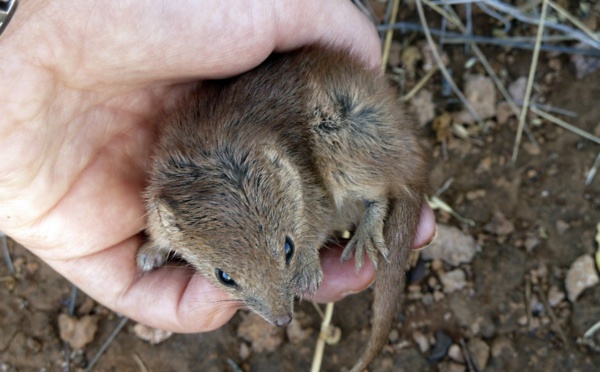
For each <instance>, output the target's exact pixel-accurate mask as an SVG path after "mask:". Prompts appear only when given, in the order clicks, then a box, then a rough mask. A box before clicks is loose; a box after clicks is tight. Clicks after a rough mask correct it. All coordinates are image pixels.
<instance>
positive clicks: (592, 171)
mask: <svg viewBox="0 0 600 372" xmlns="http://www.w3.org/2000/svg"><path fill="white" fill-rule="evenodd" d="M598 168H600V152H599V153H598V156H596V161H594V165H593V166H592V168H590V171H589V172H588V174H587V176H586V177H585V186H586V187H587V186H589V185H591V184H592V181H593V180H594V178H595V177H596V173H598Z"/></svg>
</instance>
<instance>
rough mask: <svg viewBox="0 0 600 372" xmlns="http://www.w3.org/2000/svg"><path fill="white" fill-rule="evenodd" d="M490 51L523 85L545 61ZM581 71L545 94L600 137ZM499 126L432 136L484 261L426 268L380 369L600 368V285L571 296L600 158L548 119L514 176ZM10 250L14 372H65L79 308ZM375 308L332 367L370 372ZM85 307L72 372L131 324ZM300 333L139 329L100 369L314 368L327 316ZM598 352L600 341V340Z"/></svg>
mask: <svg viewBox="0 0 600 372" xmlns="http://www.w3.org/2000/svg"><path fill="white" fill-rule="evenodd" d="M445 50H446V52H447V53H448V57H449V58H450V60H451V61H452V62H451V66H454V67H455V69H454V71H455V76H461V75H462V73H463V72H465V71H463V70H464V67H463V66H464V62H465V61H466V59H467V58H468V57H469V56H467V55H465V49H464V48H463V47H462V46H455V47H447V48H445ZM485 52H486V55H487V56H488V57H489V58H490V59H491V60H492V62H493V66H494V68H496V69H497V70H498V72H500V71H504V74H503V75H502V76H503V79H504V80H505V82H506V83H507V84H510V83H511V82H514V81H516V80H517V78H519V77H521V76H527V73H528V69H529V63H530V59H531V53H530V52H529V51H514V50H506V49H501V48H488V49H486V50H485ZM570 66H571V64H570V61H569V58H568V56H564V55H550V54H548V53H543V54H542V56H541V60H540V64H539V66H538V71H537V76H538V77H539V79H538V82H539V86H538V87H537V92H536V95H537V97H538V99H540V100H542V99H543V100H544V101H545V103H546V104H548V105H551V106H554V107H559V108H562V109H565V110H569V111H572V112H574V113H575V114H576V115H577V117H576V118H572V117H565V116H561V117H562V118H564V119H565V120H567V121H569V122H571V123H572V124H574V125H576V126H577V127H579V128H580V129H583V130H585V131H587V132H589V133H595V134H596V135H597V136H599V135H600V105H599V104H598V103H599V102H600V71H596V72H594V73H592V74H591V75H588V76H586V77H585V78H583V79H578V78H576V77H575V75H574V72H573V70H572V68H570ZM419 68H420V66H418V69H419ZM473 71H474V72H479V71H481V70H477V68H475V70H472V71H471V72H473ZM417 75H418V76H422V75H423V72H422V71H420V70H418V74H417ZM438 75H439V74H438ZM438 75H436V77H434V78H433V79H432V80H431V81H430V82H429V83H428V84H427V85H426V89H428V90H429V91H430V92H432V93H433V103H435V111H434V112H435V117H436V118H438V117H440V116H442V115H443V114H444V113H446V112H451V111H453V110H456V109H457V105H456V104H455V103H452V102H450V103H449V102H448V100H447V99H446V98H444V97H443V96H442V95H441V93H440V92H441V90H442V82H441V78H440V77H439V76H438ZM416 80H418V78H417V79H416ZM413 83H414V82H410V81H409V83H408V84H407V85H409V86H410V85H411V84H413ZM459 84H462V83H461V81H459ZM501 100H502V99H501V98H500V97H498V101H501ZM559 116H560V115H559ZM499 121H500V120H499V118H498V117H497V113H496V115H493V116H492V117H490V119H488V120H486V123H487V125H486V128H478V130H477V131H473V132H472V133H473V134H472V135H471V137H469V138H468V139H464V138H459V137H458V136H456V135H452V134H450V135H448V136H446V137H444V138H446V141H445V143H444V144H441V143H440V142H438V141H436V135H438V136H439V134H440V131H439V130H438V131H437V132H436V131H434V129H433V127H432V124H431V122H429V123H428V124H426V125H425V126H424V131H423V132H424V138H425V141H426V142H427V144H428V146H429V149H430V150H431V154H432V158H433V167H432V172H431V181H430V195H431V194H434V193H435V192H436V190H438V189H439V188H440V187H441V186H442V185H444V184H445V183H447V181H448V180H451V182H450V183H447V184H449V186H448V188H447V189H446V190H445V191H444V192H443V193H441V195H440V199H442V200H443V201H445V202H446V203H447V204H448V205H450V206H451V207H452V208H453V209H454V210H455V211H456V212H457V213H458V214H459V215H461V216H463V217H465V218H468V219H471V220H473V221H474V222H475V224H474V226H470V225H468V224H467V223H465V222H461V221H459V220H457V219H456V218H455V217H452V216H450V215H449V214H448V213H446V212H441V211H437V212H436V214H437V219H438V222H439V223H440V225H443V226H453V227H456V228H457V230H455V232H457V233H459V234H462V235H464V237H469V236H470V237H473V238H474V239H475V241H476V242H477V244H478V245H479V246H480V250H479V251H478V252H477V253H476V255H475V256H474V257H473V258H471V259H469V260H467V261H466V262H463V263H461V264H459V265H453V264H450V263H448V262H445V261H443V260H440V259H434V260H425V259H424V258H423V257H421V258H420V259H419V261H418V262H417V263H416V265H415V267H414V268H413V269H412V270H411V272H410V273H409V285H408V286H407V288H406V290H405V291H406V294H407V299H406V301H405V302H404V305H403V307H402V309H401V311H400V312H399V313H398V315H397V322H396V325H395V327H394V329H392V330H391V333H390V342H389V345H388V346H387V347H386V348H385V350H384V352H383V353H382V354H381V355H380V356H379V358H378V359H377V360H376V362H375V364H374V365H373V368H372V370H374V371H429V370H431V371H436V370H439V371H484V370H485V371H523V370H530V371H598V370H600V347H598V346H593V345H592V346H589V345H588V346H586V345H583V344H582V342H581V338H582V336H583V334H584V332H585V331H586V330H587V329H588V328H590V327H591V326H592V325H593V324H595V323H596V322H598V321H600V285H595V286H591V287H590V288H587V289H586V290H584V291H583V292H582V293H581V294H580V295H579V296H578V297H577V298H576V299H574V300H573V301H571V300H569V299H568V298H567V297H565V296H566V292H567V291H566V284H565V282H566V279H567V273H568V270H569V268H570V266H571V265H572V264H573V262H574V261H575V260H576V259H578V258H579V257H581V256H583V255H589V257H593V253H594V252H595V251H596V249H597V248H598V247H597V246H596V243H595V235H596V231H597V230H596V225H597V224H598V223H600V175H599V176H597V177H596V179H595V180H594V181H593V182H592V183H591V184H590V185H589V186H588V187H585V186H584V181H585V177H586V175H587V172H588V171H589V169H590V168H591V167H592V165H593V164H594V160H595V159H596V157H597V156H598V153H599V152H600V146H598V145H597V144H595V143H593V142H591V141H588V140H584V139H582V138H581V137H579V136H577V135H575V134H572V133H570V132H568V131H566V130H564V129H562V128H559V127H557V126H555V125H554V124H552V123H549V122H547V121H544V120H539V121H536V120H533V121H532V122H534V123H539V125H532V126H531V132H532V134H533V136H534V137H535V139H536V140H537V141H538V142H539V147H535V146H533V145H532V144H531V143H530V141H529V140H528V139H527V138H526V136H524V139H523V144H522V146H521V150H520V153H519V158H518V161H517V163H516V165H515V166H512V165H511V162H510V157H511V153H512V146H513V143H514V138H515V133H516V129H517V119H516V118H515V117H514V116H513V117H511V118H509V119H507V120H502V121H504V123H502V124H501V123H499ZM473 127H474V126H467V128H473ZM9 252H10V255H11V257H12V260H13V261H14V265H15V268H16V270H17V273H16V274H14V275H11V274H10V273H9V271H8V267H7V266H6V265H4V264H0V371H42V370H44V371H65V370H67V369H66V368H67V367H66V362H65V358H66V352H67V347H66V346H65V343H64V342H63V341H62V340H61V338H60V335H59V327H58V319H59V315H60V314H64V313H67V312H68V308H69V306H70V305H71V304H70V298H71V291H72V286H71V284H70V283H69V282H67V281H66V280H64V279H63V278H61V277H60V276H59V275H57V274H56V273H55V272H53V271H52V270H51V269H50V268H48V267H47V266H46V265H45V264H44V263H43V262H41V261H40V260H39V259H37V258H36V257H34V256H32V255H31V254H29V253H28V252H27V251H26V250H25V249H24V248H22V247H21V246H19V245H18V244H16V243H15V242H13V241H11V240H10V239H9ZM594 270H595V269H594ZM449 272H454V273H457V275H458V278H457V277H456V276H448V275H447V274H448V273H449ZM448 278H451V279H452V278H453V279H454V281H451V282H449V281H448V280H449V279H448ZM453 286H455V287H456V286H457V287H456V288H452V287H453ZM371 299H372V293H371V291H370V290H368V291H365V292H363V293H361V294H358V295H353V296H350V297H348V298H346V299H344V300H343V301H341V302H339V303H338V304H336V306H335V312H334V315H333V323H334V324H335V325H336V326H338V327H339V328H340V329H341V334H342V337H341V340H340V341H339V342H338V343H337V344H335V345H328V346H326V349H325V356H324V360H323V370H326V371H336V370H341V369H342V368H343V367H349V366H351V365H352V364H353V363H354V361H355V360H356V357H357V355H359V353H360V351H361V350H362V348H363V347H364V345H365V341H366V339H367V336H368V334H369V316H370V302H371ZM74 308H75V315H76V316H77V317H78V318H82V317H84V316H91V318H92V319H93V321H92V323H94V324H95V323H96V322H97V325H98V329H97V332H96V333H95V334H94V335H93V336H92V337H91V338H92V341H91V342H90V343H89V344H87V345H86V346H85V347H84V348H83V349H81V350H71V352H70V356H71V358H70V363H69V364H70V368H71V370H80V369H85V368H86V366H87V365H88V364H89V362H90V360H91V359H92V358H93V357H94V355H95V354H96V353H97V352H98V350H99V349H100V347H101V346H102V344H103V343H104V341H105V340H106V339H107V338H108V337H109V336H110V334H111V333H112V332H113V330H114V329H115V327H116V326H117V325H118V324H119V322H121V320H122V318H120V317H119V316H118V315H117V314H115V313H113V312H111V311H110V310H108V309H106V308H104V307H103V306H101V305H99V304H96V303H94V302H93V301H91V300H90V299H89V298H87V297H86V296H85V294H82V293H79V294H78V296H77V300H76V303H75V306H74ZM296 321H297V322H296V323H295V324H294V326H293V327H291V328H290V329H288V330H287V331H284V330H278V329H275V328H271V327H270V326H269V325H267V324H266V323H265V322H263V321H262V320H259V319H258V320H257V319H255V318H254V317H252V316H248V315H247V314H238V315H236V317H235V318H234V319H233V320H232V321H231V322H230V323H229V324H227V325H226V326H225V327H223V328H221V329H220V330H217V331H215V332H212V333H206V334H192V335H173V336H172V337H170V338H168V339H167V340H165V341H164V342H162V343H160V344H158V345H151V344H150V343H148V342H147V341H144V340H142V339H140V338H139V337H138V336H137V335H136V332H135V331H134V325H135V324H134V322H132V321H129V322H127V323H126V324H125V326H124V328H123V329H122V330H121V331H120V332H119V333H118V334H117V336H116V337H115V339H114V341H113V342H112V343H111V344H110V345H109V347H108V348H107V350H106V351H105V352H104V354H103V355H102V357H101V358H100V359H99V361H98V363H97V364H96V366H95V367H94V370H95V371H143V370H144V369H143V367H141V365H142V364H143V365H144V366H145V367H146V368H147V369H148V370H150V371H169V370H171V371H175V370H177V371H186V370H188V371H238V370H242V371H292V370H297V371H307V370H309V368H310V364H311V361H312V354H313V351H314V346H315V344H316V340H317V337H318V332H319V328H320V322H321V317H320V316H319V314H318V313H317V311H316V310H315V308H314V307H313V305H312V304H310V303H307V302H303V303H300V304H299V305H298V307H297V314H296ZM592 341H594V342H595V343H596V345H600V337H599V336H595V338H592ZM465 357H466V359H465Z"/></svg>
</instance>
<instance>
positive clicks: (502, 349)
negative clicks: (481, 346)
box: [491, 337, 517, 358]
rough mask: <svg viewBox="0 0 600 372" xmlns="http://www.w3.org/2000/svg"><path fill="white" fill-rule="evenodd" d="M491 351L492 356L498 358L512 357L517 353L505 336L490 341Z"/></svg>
mask: <svg viewBox="0 0 600 372" xmlns="http://www.w3.org/2000/svg"><path fill="white" fill-rule="evenodd" d="M491 351H492V356H493V357H494V358H499V357H501V356H505V357H508V358H514V357H516V355H517V353H516V352H515V349H514V348H513V346H512V343H511V342H510V340H509V339H508V338H506V337H499V338H497V339H495V340H494V341H492V347H491Z"/></svg>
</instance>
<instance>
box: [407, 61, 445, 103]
mask: <svg viewBox="0 0 600 372" xmlns="http://www.w3.org/2000/svg"><path fill="white" fill-rule="evenodd" d="M437 71H438V66H435V67H433V68H432V69H431V70H429V71H428V72H427V74H426V75H425V76H424V77H423V78H422V79H421V80H420V81H419V82H418V83H417V85H415V86H414V87H413V88H412V89H411V90H410V92H408V93H406V94H405V95H403V96H402V97H400V101H401V102H407V101H409V100H410V99H411V98H413V97H414V96H415V94H417V92H418V91H420V90H421V88H423V87H424V86H425V84H427V82H428V81H429V79H431V78H432V77H433V75H434V74H435V73H436V72H437Z"/></svg>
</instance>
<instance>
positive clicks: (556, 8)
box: [547, 0, 600, 42]
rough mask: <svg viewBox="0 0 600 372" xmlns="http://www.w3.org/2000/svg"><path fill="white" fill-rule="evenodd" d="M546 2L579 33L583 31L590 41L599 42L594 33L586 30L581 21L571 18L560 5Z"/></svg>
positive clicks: (550, 0) (599, 39)
mask: <svg viewBox="0 0 600 372" xmlns="http://www.w3.org/2000/svg"><path fill="white" fill-rule="evenodd" d="M547 1H548V5H550V6H551V7H552V9H554V10H556V11H557V12H558V13H560V14H561V15H562V16H564V17H565V18H566V19H568V20H569V21H570V22H571V23H572V24H574V25H575V26H577V27H578V28H579V29H580V30H581V31H583V32H584V33H585V34H586V35H587V36H589V38H590V39H592V40H595V41H598V42H600V37H599V36H598V35H596V34H595V33H594V31H592V30H590V29H589V28H587V26H586V25H584V24H583V23H581V21H579V20H578V19H577V18H575V17H573V16H572V15H571V13H569V12H567V11H566V10H565V9H564V8H562V7H561V6H560V5H558V4H557V3H555V2H554V1H552V0H547Z"/></svg>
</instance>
